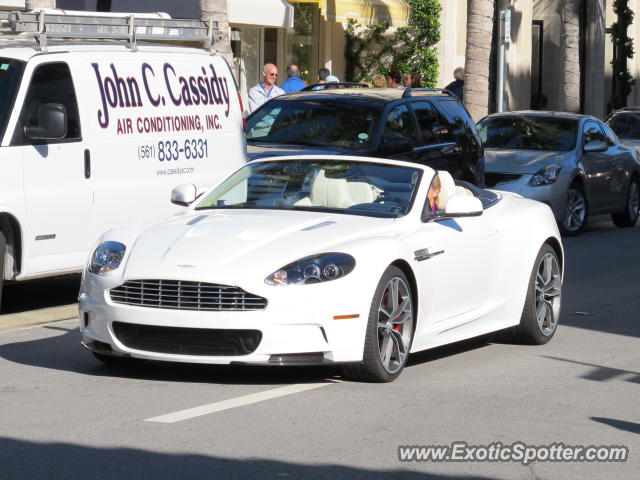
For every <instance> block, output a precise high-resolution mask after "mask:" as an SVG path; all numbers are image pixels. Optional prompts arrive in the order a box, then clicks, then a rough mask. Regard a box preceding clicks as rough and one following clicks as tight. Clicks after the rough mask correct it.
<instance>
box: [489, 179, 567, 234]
mask: <svg viewBox="0 0 640 480" xmlns="http://www.w3.org/2000/svg"><path fill="white" fill-rule="evenodd" d="M532 176H533V175H531V174H523V175H522V176H521V177H520V178H519V179H518V180H515V181H513V182H508V183H499V184H497V185H496V186H494V187H491V189H492V190H500V191H503V192H511V193H517V194H518V195H522V196H523V197H525V198H529V199H531V200H537V201H539V202H542V203H546V204H547V205H549V207H550V208H551V210H552V211H553V215H554V216H555V219H556V221H557V222H561V221H562V220H563V219H564V216H565V212H566V208H567V192H568V189H569V181H568V179H565V178H564V177H563V175H562V174H561V175H560V177H559V178H558V180H557V181H556V182H555V183H551V184H549V185H539V186H533V185H531V184H529V181H530V180H531V177H532Z"/></svg>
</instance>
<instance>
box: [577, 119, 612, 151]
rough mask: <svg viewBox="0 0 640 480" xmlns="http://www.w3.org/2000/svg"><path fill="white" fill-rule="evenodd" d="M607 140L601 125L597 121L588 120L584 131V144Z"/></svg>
mask: <svg viewBox="0 0 640 480" xmlns="http://www.w3.org/2000/svg"><path fill="white" fill-rule="evenodd" d="M596 141H597V142H606V141H607V137H605V136H604V133H602V129H601V128H600V125H598V124H597V123H596V122H592V121H588V122H586V123H585V124H584V129H583V131H582V144H583V145H586V144H587V143H589V142H596Z"/></svg>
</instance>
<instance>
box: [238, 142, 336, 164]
mask: <svg viewBox="0 0 640 480" xmlns="http://www.w3.org/2000/svg"><path fill="white" fill-rule="evenodd" d="M345 153H347V152H345V151H344V150H341V149H336V148H334V149H332V148H326V147H314V146H307V145H286V144H279V143H260V142H256V143H248V142H247V157H248V158H249V160H257V159H259V158H266V157H279V156H286V155H309V154H312V155H344V154H345Z"/></svg>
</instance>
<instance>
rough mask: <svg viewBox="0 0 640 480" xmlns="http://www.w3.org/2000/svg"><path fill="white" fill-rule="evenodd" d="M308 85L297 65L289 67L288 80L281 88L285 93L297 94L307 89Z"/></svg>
mask: <svg viewBox="0 0 640 480" xmlns="http://www.w3.org/2000/svg"><path fill="white" fill-rule="evenodd" d="M306 86H307V84H306V83H304V82H303V81H302V79H301V78H300V70H299V69H298V66H297V65H289V66H288V67H287V79H286V80H285V81H284V83H283V84H282V85H281V86H280V88H282V90H284V92H285V93H291V92H297V91H298V90H302V89H303V88H304V87H306Z"/></svg>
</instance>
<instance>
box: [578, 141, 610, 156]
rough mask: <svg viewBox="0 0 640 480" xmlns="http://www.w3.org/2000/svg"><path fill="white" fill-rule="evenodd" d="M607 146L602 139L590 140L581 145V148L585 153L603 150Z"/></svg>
mask: <svg viewBox="0 0 640 480" xmlns="http://www.w3.org/2000/svg"><path fill="white" fill-rule="evenodd" d="M607 148H609V147H608V146H607V142H603V141H602V140H592V141H590V142H589V143H587V144H586V145H585V146H584V147H583V150H584V151H585V153H589V152H604V151H605V150H606V149H607Z"/></svg>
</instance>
